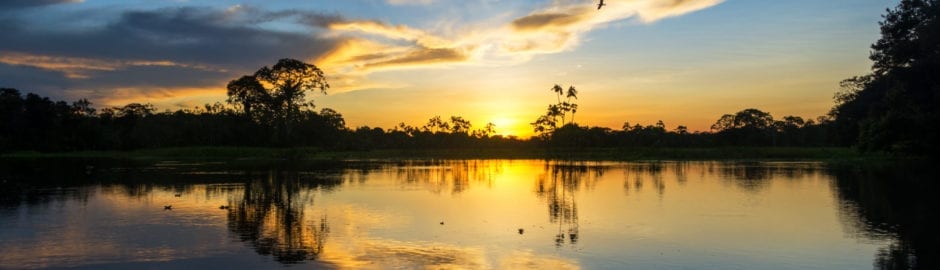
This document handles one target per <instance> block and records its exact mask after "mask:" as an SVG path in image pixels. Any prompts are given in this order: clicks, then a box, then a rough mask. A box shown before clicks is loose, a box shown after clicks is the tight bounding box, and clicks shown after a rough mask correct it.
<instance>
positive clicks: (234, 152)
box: [0, 147, 888, 162]
mask: <svg viewBox="0 0 940 270" xmlns="http://www.w3.org/2000/svg"><path fill="white" fill-rule="evenodd" d="M0 158H6V159H41V158H113V159H129V160H141V161H148V160H216V161H246V162H251V161H281V160H312V161H316V160H363V159H392V160H396V159H572V160H612V161H617V160H623V161H630V160H820V161H830V160H857V159H882V158H888V157H887V156H883V155H873V154H860V153H858V152H857V151H855V150H853V149H850V148H831V147H815V148H806V147H804V148H796V147H787V148H784V147H715V148H625V149H624V148H588V149H557V148H556V149H542V148H485V149H422V150H414V149H387V150H371V151H333V150H322V149H317V148H256V147H178V148H156V149H142V150H135V151H83V152H61V153H40V152H32V151H29V152H12V153H5V154H0Z"/></svg>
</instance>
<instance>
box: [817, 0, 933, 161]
mask: <svg viewBox="0 0 940 270" xmlns="http://www.w3.org/2000/svg"><path fill="white" fill-rule="evenodd" d="M938 15H940V0H901V1H900V3H899V4H898V6H897V7H896V8H894V9H889V10H887V14H885V15H884V16H883V18H884V20H883V21H882V22H881V23H880V25H881V38H880V39H879V40H878V41H876V42H875V43H874V44H872V46H871V48H872V53H871V56H870V57H869V58H870V59H871V60H872V61H873V65H872V72H871V73H870V74H868V75H864V76H857V77H853V78H849V79H847V80H845V81H843V83H842V86H843V91H842V92H840V93H838V94H836V97H835V100H836V103H837V104H836V106H835V107H834V108H833V109H832V111H831V112H830V115H831V116H833V117H834V118H835V122H836V127H837V130H838V134H840V137H841V138H842V139H843V140H846V141H849V142H851V143H855V144H857V145H858V146H859V148H860V149H861V150H865V151H890V152H902V153H915V154H928V155H936V154H937V153H940V143H938V141H937V140H938V138H940V127H938V125H940V108H938V106H936V104H940V94H938V92H940V81H938V80H937V79H936V74H938V73H940V18H938Z"/></svg>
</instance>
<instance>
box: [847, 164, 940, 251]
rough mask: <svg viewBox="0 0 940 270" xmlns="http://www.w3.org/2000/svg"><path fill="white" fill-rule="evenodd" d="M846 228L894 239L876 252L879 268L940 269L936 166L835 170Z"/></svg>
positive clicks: (866, 235) (865, 236)
mask: <svg viewBox="0 0 940 270" xmlns="http://www.w3.org/2000/svg"><path fill="white" fill-rule="evenodd" d="M830 171H831V173H832V175H833V176H834V178H835V180H834V182H835V184H834V186H835V187H834V188H835V192H836V193H837V194H838V197H839V201H840V205H841V207H840V210H841V211H842V213H841V214H842V220H843V223H844V224H845V226H846V228H847V230H849V231H854V233H856V234H857V235H856V237H859V238H862V239H888V240H893V241H894V243H892V244H890V245H888V246H886V247H882V248H881V249H880V250H879V251H878V254H875V256H876V257H875V262H874V266H875V268H876V269H940V268H938V267H940V265H938V263H937V259H938V258H940V253H938V250H937V244H938V243H940V234H938V233H937V230H938V228H940V224H938V222H937V220H938V219H940V216H938V215H937V205H940V199H938V197H937V183H936V180H937V179H938V178H937V171H936V168H935V166H933V165H932V164H930V165H923V164H921V165H911V164H891V165H885V164H874V165H872V164H866V165H865V166H864V167H863V166H839V167H834V168H832V169H831V170H830Z"/></svg>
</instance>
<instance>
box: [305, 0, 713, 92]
mask: <svg viewBox="0 0 940 270" xmlns="http://www.w3.org/2000/svg"><path fill="white" fill-rule="evenodd" d="M721 2H722V0H641V1H617V2H611V3H609V4H608V6H606V7H605V8H604V9H602V10H597V9H596V8H595V7H594V6H593V4H591V3H587V2H583V1H582V2H578V3H575V4H570V3H569V4H566V3H568V2H565V1H556V2H554V3H553V4H550V5H548V6H545V7H543V8H540V9H537V10H534V11H531V12H528V13H526V14H525V15H522V16H518V17H515V18H514V19H512V20H510V21H508V22H506V23H504V24H501V25H496V26H487V27H477V28H470V29H465V30H463V31H459V32H457V33H446V34H445V33H444V31H433V30H423V29H417V28H414V27H411V26H407V25H391V24H387V23H383V22H379V21H373V20H349V21H337V22H333V23H330V24H328V26H327V28H328V29H329V30H331V34H332V35H338V36H341V35H352V36H355V37H357V41H353V42H347V43H340V44H338V48H336V49H334V50H332V51H331V52H330V53H327V54H326V55H325V56H324V57H323V58H322V60H325V61H324V62H323V64H324V65H326V66H332V67H333V68H334V69H336V70H345V71H356V72H359V73H362V74H366V73H369V72H374V71H376V70H394V69H398V68H414V67H440V66H447V65H456V64H477V65H488V64H506V63H517V64H518V63H523V62H526V61H528V60H530V59H531V58H532V57H533V56H535V55H540V54H552V53H558V52H562V51H566V50H571V49H574V48H575V47H577V46H578V45H579V44H580V42H581V38H582V37H583V36H584V34H586V33H588V32H590V31H592V30H595V29H598V28H601V27H605V26H607V25H608V24H609V23H611V22H615V21H621V20H630V19H632V20H635V21H637V22H639V23H653V22H655V21H658V20H661V19H664V18H668V17H673V16H680V15H683V14H687V13H690V12H694V11H698V10H701V9H705V8H708V7H711V6H714V5H717V4H719V3H721ZM366 44H367V45H366ZM375 48H387V49H389V50H381V51H382V53H381V54H377V53H376V52H377V50H375Z"/></svg>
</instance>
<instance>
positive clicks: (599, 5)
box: [597, 0, 607, 10]
mask: <svg viewBox="0 0 940 270" xmlns="http://www.w3.org/2000/svg"><path fill="white" fill-rule="evenodd" d="M606 5H607V4H604V0H601V2H600V3H598V4H597V10H601V8H602V7H604V6H606Z"/></svg>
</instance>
